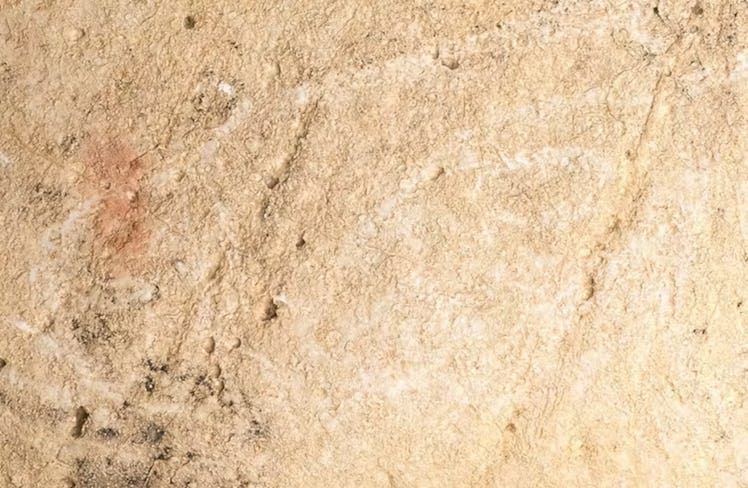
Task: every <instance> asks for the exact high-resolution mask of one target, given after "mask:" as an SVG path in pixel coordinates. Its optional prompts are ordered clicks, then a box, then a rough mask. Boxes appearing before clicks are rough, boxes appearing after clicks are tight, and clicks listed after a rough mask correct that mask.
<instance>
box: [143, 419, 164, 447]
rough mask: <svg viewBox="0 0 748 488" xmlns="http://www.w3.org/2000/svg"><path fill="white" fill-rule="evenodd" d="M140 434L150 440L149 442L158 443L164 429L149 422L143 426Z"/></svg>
mask: <svg viewBox="0 0 748 488" xmlns="http://www.w3.org/2000/svg"><path fill="white" fill-rule="evenodd" d="M141 434H142V436H143V440H145V441H147V442H150V443H151V444H158V443H159V442H161V439H163V438H164V435H165V434H166V431H165V430H164V428H163V427H161V426H160V425H158V424H155V423H153V422H150V423H149V424H147V425H146V426H145V427H143V430H142V431H141Z"/></svg>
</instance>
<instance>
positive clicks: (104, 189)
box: [84, 137, 148, 272]
mask: <svg viewBox="0 0 748 488" xmlns="http://www.w3.org/2000/svg"><path fill="white" fill-rule="evenodd" d="M84 164H85V184H86V188H85V190H86V193H88V194H89V195H90V196H91V197H93V198H97V199H98V200H99V205H98V209H97V211H96V215H95V217H94V251H95V253H96V255H97V257H98V258H99V259H102V260H104V261H105V262H106V263H107V264H108V265H109V268H110V269H109V270H110V271H113V272H117V271H123V270H126V269H130V270H132V269H131V268H132V266H133V265H134V264H135V263H137V261H138V260H139V259H140V258H141V257H142V254H143V252H144V250H145V247H146V244H147V240H148V232H147V230H146V228H145V216H146V207H145V203H146V202H145V201H144V198H143V195H142V192H141V184H142V180H143V176H144V173H145V170H144V162H143V159H142V158H141V157H139V156H138V154H137V153H136V152H135V151H134V150H133V149H132V147H131V146H130V145H128V144H126V143H124V142H122V141H120V140H117V139H114V138H100V137H92V138H91V139H90V140H89V141H88V144H87V145H86V147H85V149H84Z"/></svg>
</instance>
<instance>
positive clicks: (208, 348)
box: [203, 337, 216, 354]
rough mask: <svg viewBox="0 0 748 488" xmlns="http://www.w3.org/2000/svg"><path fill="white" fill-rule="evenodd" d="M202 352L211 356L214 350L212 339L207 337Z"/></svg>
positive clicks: (214, 342)
mask: <svg viewBox="0 0 748 488" xmlns="http://www.w3.org/2000/svg"><path fill="white" fill-rule="evenodd" d="M203 350H204V351H205V352H207V353H208V354H212V353H213V351H215V350H216V340H215V339H213V338H212V337H208V338H207V339H206V340H205V343H204V344H203Z"/></svg>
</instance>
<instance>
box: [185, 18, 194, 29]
mask: <svg viewBox="0 0 748 488" xmlns="http://www.w3.org/2000/svg"><path fill="white" fill-rule="evenodd" d="M195 23H196V22H195V17H193V16H191V15H188V16H187V17H185V18H184V28H185V29H188V30H189V29H194V28H195Z"/></svg>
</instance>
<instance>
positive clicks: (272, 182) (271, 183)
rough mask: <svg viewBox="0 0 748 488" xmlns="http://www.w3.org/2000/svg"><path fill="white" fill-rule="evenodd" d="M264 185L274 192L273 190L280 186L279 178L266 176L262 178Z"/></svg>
mask: <svg viewBox="0 0 748 488" xmlns="http://www.w3.org/2000/svg"><path fill="white" fill-rule="evenodd" d="M262 181H263V183H265V186H267V187H268V189H270V190H272V189H273V188H275V187H276V185H278V178H276V177H275V176H264V177H263V178H262Z"/></svg>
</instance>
